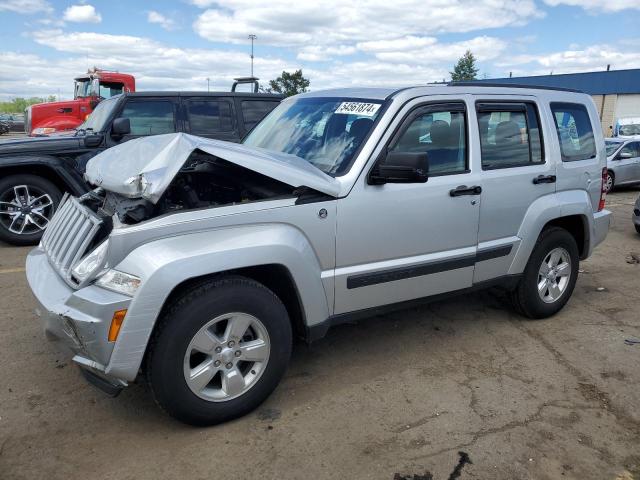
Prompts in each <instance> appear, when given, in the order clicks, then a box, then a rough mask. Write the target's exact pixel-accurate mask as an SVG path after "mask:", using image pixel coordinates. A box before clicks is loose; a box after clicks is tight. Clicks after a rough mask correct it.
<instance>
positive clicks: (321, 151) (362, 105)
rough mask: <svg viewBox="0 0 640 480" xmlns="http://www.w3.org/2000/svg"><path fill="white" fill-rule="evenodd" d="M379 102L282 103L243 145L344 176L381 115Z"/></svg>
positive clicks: (311, 100) (326, 100)
mask: <svg viewBox="0 0 640 480" xmlns="http://www.w3.org/2000/svg"><path fill="white" fill-rule="evenodd" d="M381 105H382V102H381V101H380V100H362V99H349V98H329V97H316V98H300V99H298V100H293V101H287V102H283V103H281V104H280V105H279V106H278V107H277V108H276V109H275V110H273V111H272V112H271V113H270V114H269V115H268V116H267V117H266V118H265V119H264V120H262V122H260V123H259V124H258V125H257V126H256V127H255V128H254V129H253V130H252V131H251V133H250V134H249V135H248V136H247V138H245V140H244V142H243V143H244V144H245V145H249V146H252V147H260V148H264V149H267V150H272V151H275V152H283V153H289V154H292V155H296V156H298V157H300V158H303V159H304V160H306V161H308V162H309V163H311V164H312V165H314V166H315V167H317V168H319V169H320V170H322V171H323V172H325V173H327V174H329V175H331V176H334V177H335V176H339V175H343V174H344V173H346V172H347V171H348V170H349V168H350V167H351V162H352V160H353V158H354V156H355V154H356V152H357V151H358V149H359V147H360V145H362V143H363V142H364V140H365V138H367V135H368V134H369V132H370V131H371V129H372V128H373V125H374V122H375V121H376V119H377V118H378V117H379V115H380V112H381Z"/></svg>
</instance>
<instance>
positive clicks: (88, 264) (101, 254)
mask: <svg viewBox="0 0 640 480" xmlns="http://www.w3.org/2000/svg"><path fill="white" fill-rule="evenodd" d="M108 247H109V240H105V241H104V242H102V243H101V244H100V245H98V246H97V247H96V248H94V249H93V250H92V251H91V253H90V254H89V255H87V256H86V257H84V258H83V259H82V260H80V261H79V262H78V263H77V264H76V265H75V266H74V267H73V269H72V270H71V273H73V276H74V277H75V278H76V280H78V282H80V283H82V282H83V281H84V280H86V279H87V278H88V277H89V275H91V274H92V273H93V272H95V271H96V270H97V269H98V268H100V267H101V266H102V264H103V263H104V261H105V259H106V257H107V249H108Z"/></svg>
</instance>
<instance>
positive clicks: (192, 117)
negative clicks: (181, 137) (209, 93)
mask: <svg viewBox="0 0 640 480" xmlns="http://www.w3.org/2000/svg"><path fill="white" fill-rule="evenodd" d="M187 118H188V120H189V126H190V127H191V133H193V134H194V135H207V134H211V133H215V132H229V131H231V130H233V122H232V120H231V104H230V103H229V102H226V101H224V100H188V101H187Z"/></svg>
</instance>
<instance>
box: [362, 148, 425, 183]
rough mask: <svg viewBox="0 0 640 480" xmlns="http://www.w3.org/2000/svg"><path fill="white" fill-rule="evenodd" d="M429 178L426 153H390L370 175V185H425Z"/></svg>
mask: <svg viewBox="0 0 640 480" xmlns="http://www.w3.org/2000/svg"><path fill="white" fill-rule="evenodd" d="M428 178H429V159H428V158H427V154H426V153H425V152H422V153H413V152H388V153H387V155H386V157H385V158H384V159H383V160H382V161H381V162H378V164H377V165H376V167H375V168H374V169H373V171H372V172H371V174H370V175H369V178H368V182H369V184H370V185H383V184H385V183H425V182H426V181H427V179H428Z"/></svg>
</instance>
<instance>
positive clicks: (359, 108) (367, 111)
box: [334, 102, 380, 117]
mask: <svg viewBox="0 0 640 480" xmlns="http://www.w3.org/2000/svg"><path fill="white" fill-rule="evenodd" d="M379 108H380V104H379V103H364V102H342V103H341V104H340V106H338V108H337V110H336V111H335V112H334V113H342V114H346V115H362V116H363V117H373V116H374V115H375V114H376V112H377V111H378V109H379Z"/></svg>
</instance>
